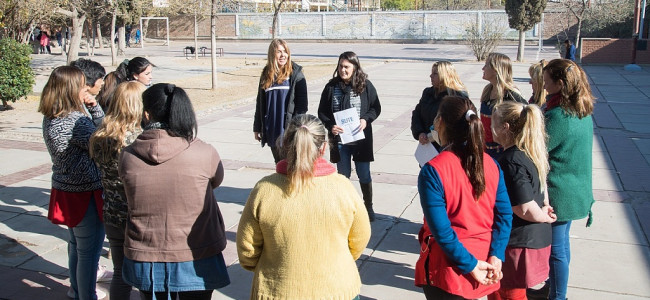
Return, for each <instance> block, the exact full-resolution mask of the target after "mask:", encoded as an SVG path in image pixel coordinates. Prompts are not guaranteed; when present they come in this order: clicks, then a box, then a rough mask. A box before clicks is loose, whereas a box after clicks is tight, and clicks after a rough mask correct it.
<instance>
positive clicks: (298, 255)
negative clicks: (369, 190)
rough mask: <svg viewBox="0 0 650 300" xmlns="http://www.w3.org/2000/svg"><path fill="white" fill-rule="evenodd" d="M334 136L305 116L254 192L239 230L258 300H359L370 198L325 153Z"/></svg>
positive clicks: (294, 124)
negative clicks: (359, 263) (358, 263)
mask: <svg viewBox="0 0 650 300" xmlns="http://www.w3.org/2000/svg"><path fill="white" fill-rule="evenodd" d="M326 134H327V131H326V129H325V127H324V126H323V124H322V123H321V121H320V120H318V118H316V117H314V116H312V115H298V116H296V117H295V118H293V120H292V121H291V122H290V124H289V126H288V128H287V129H286V131H285V134H284V136H283V143H282V149H281V151H282V152H284V157H286V159H285V160H282V161H280V162H279V163H278V164H277V166H276V173H275V174H273V175H269V176H266V177H264V178H262V180H260V181H259V182H258V183H257V184H256V185H255V188H253V191H251V194H250V196H249V197H248V201H247V202H246V206H245V207H244V211H243V212H242V216H241V220H240V221H239V229H238V230H237V253H238V255H239V261H240V264H241V266H242V267H243V268H244V269H247V270H249V271H253V272H255V276H254V277H253V284H252V287H251V297H250V298H251V299H341V300H350V299H356V298H357V297H358V295H359V293H360V290H361V278H360V277H359V272H358V270H357V266H356V264H355V260H356V259H358V258H359V256H361V252H362V251H363V249H364V248H365V247H366V245H367V244H368V240H369V239H370V222H369V220H368V214H367V213H365V212H366V210H365V207H364V205H363V201H362V200H361V198H360V197H359V195H358V193H357V191H356V190H355V189H354V187H353V186H352V184H351V183H350V181H349V180H348V179H347V178H345V177H344V176H343V175H340V174H338V173H337V172H336V167H335V166H334V165H332V164H330V163H329V162H327V160H325V159H324V158H323V157H322V156H323V154H324V153H325V149H327V141H326V140H325V138H326Z"/></svg>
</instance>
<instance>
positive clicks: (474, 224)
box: [415, 96, 512, 299]
mask: <svg viewBox="0 0 650 300" xmlns="http://www.w3.org/2000/svg"><path fill="white" fill-rule="evenodd" d="M434 123H435V125H434V127H435V130H436V131H437V132H438V134H439V136H440V142H441V144H442V146H443V149H444V150H443V151H442V152H440V154H438V155H437V156H436V157H434V158H433V159H431V160H430V161H429V162H428V163H427V164H425V165H424V166H422V169H421V170H420V175H419V176H418V192H419V193H420V204H421V205H422V211H423V212H424V219H425V221H424V224H423V225H422V229H420V233H419V234H418V241H419V242H420V257H419V259H418V261H417V263H416V265H415V285H416V286H419V287H422V289H423V290H424V295H425V296H426V298H427V299H477V298H481V297H483V296H485V295H488V294H490V293H492V292H494V291H496V290H498V289H499V284H498V282H499V280H500V279H501V278H502V276H503V274H502V272H501V266H502V263H503V261H504V260H505V249H506V246H507V244H508V239H509V237H510V228H511V223H512V208H511V206H510V200H509V198H508V192H507V191H506V186H505V182H504V178H503V173H502V172H501V169H500V168H499V165H498V164H497V163H496V161H495V160H494V159H492V158H491V157H490V156H489V155H488V154H487V153H485V152H484V151H483V149H484V147H485V144H484V142H483V139H484V133H483V125H482V123H481V120H480V119H479V117H478V115H477V114H476V108H475V107H474V104H472V101H470V100H469V99H467V98H464V97H458V96H447V97H445V98H444V99H443V100H442V103H441V104H440V109H439V110H438V115H437V117H436V119H435V121H434Z"/></svg>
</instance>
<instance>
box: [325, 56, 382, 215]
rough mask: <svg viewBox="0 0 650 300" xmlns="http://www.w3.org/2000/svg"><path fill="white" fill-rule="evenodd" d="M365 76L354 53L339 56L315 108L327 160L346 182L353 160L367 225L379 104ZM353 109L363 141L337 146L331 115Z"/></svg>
mask: <svg viewBox="0 0 650 300" xmlns="http://www.w3.org/2000/svg"><path fill="white" fill-rule="evenodd" d="M367 78H368V75H367V74H366V73H365V72H363V69H361V63H359V58H358V57H357V55H356V54H355V53H354V52H351V51H348V52H343V53H342V54H341V55H340V56H339V62H338V65H337V68H336V70H335V71H334V75H333V78H332V79H331V80H330V82H329V83H327V85H326V86H325V89H323V93H322V94H321V97H320V104H319V105H318V118H320V119H321V121H323V124H324V125H325V127H326V128H327V130H328V131H329V134H330V140H331V141H332V142H331V145H332V146H331V147H330V160H331V161H332V162H333V163H337V164H336V167H337V169H338V172H339V174H342V175H344V176H346V177H348V178H350V173H351V172H352V165H351V161H352V160H354V165H355V169H356V172H357V176H358V177H359V184H360V185H361V192H362V193H363V202H364V204H365V206H366V210H367V211H368V216H369V218H370V221H373V220H374V219H375V213H374V211H373V209H372V178H371V177H370V162H371V161H374V160H375V158H374V156H373V152H374V151H373V147H372V122H373V121H374V120H375V119H377V117H378V116H379V114H380V113H381V104H380V103H379V97H377V90H375V87H374V86H373V85H372V83H371V82H370V80H368V79H367ZM352 107H354V108H356V111H357V113H358V115H359V119H360V123H361V130H363V134H364V135H365V138H364V139H362V140H357V141H354V142H351V143H347V144H343V143H341V141H340V139H339V138H338V135H339V134H340V133H343V128H342V127H340V126H338V125H336V121H335V119H334V113H335V112H338V111H342V110H345V109H349V108H352Z"/></svg>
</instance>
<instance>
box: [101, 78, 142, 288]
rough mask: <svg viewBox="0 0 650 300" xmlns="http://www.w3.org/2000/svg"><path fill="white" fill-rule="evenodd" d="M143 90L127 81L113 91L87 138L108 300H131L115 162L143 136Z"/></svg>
mask: <svg viewBox="0 0 650 300" xmlns="http://www.w3.org/2000/svg"><path fill="white" fill-rule="evenodd" d="M144 90H145V87H144V86H143V85H142V84H140V83H137V82H127V83H124V84H122V85H120V86H119V87H118V88H117V91H115V99H114V101H112V105H111V107H110V110H109V111H108V112H107V114H106V117H105V118H104V121H103V122H102V125H101V126H100V127H99V129H97V131H95V133H94V134H93V136H92V137H91V138H90V148H89V150H90V156H91V157H92V159H93V160H94V161H95V163H96V164H97V167H98V168H99V170H100V171H101V173H102V186H103V187H104V207H103V216H104V229H105V231H106V237H107V238H108V242H109V245H110V250H111V260H112V261H113V276H112V280H111V287H110V293H109V294H110V297H111V300H120V299H130V298H131V296H130V295H131V286H130V285H129V284H127V283H125V282H124V280H122V263H123V262H124V238H125V237H124V232H125V230H126V219H127V213H128V209H127V201H126V193H125V192H124V184H123V183H122V180H121V179H120V177H119V175H118V168H117V166H118V161H119V156H120V152H122V149H123V148H124V147H126V146H128V145H130V144H131V143H133V141H135V139H136V138H137V137H138V135H140V133H142V128H140V121H142V92H144Z"/></svg>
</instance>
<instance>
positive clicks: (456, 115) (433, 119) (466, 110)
mask: <svg viewBox="0 0 650 300" xmlns="http://www.w3.org/2000/svg"><path fill="white" fill-rule="evenodd" d="M529 74H530V77H531V79H530V84H531V85H532V89H533V94H532V95H531V96H530V98H529V99H528V100H526V99H525V97H524V96H523V95H522V94H521V92H520V91H519V90H518V89H517V87H516V86H515V84H514V82H513V74H512V64H511V61H510V58H509V57H508V56H506V55H504V54H501V53H491V54H490V55H489V56H488V58H487V59H486V62H485V65H484V67H483V79H484V80H486V81H487V82H488V84H487V85H486V86H485V88H484V89H483V92H482V94H481V95H480V109H477V108H476V107H475V106H474V105H473V104H472V102H471V100H470V99H469V95H468V92H467V89H466V88H465V86H464V84H463V83H462V81H461V80H460V77H459V75H458V74H457V72H456V70H455V67H454V66H453V64H452V63H450V62H448V61H438V62H435V63H434V64H433V66H432V70H431V75H430V78H431V87H428V88H426V89H424V91H423V92H422V97H421V99H420V101H419V103H418V104H417V105H416V107H415V109H414V110H413V113H412V120H411V121H412V122H411V132H412V134H413V138H414V139H416V140H417V141H418V142H419V143H421V144H423V145H426V144H428V143H431V144H432V145H433V147H435V148H436V149H437V150H438V151H439V152H440V154H438V155H437V156H435V157H434V158H433V159H431V160H430V161H429V162H428V163H427V164H425V165H424V166H422V169H421V171H420V175H419V179H418V191H419V193H420V200H421V205H422V209H423V212H424V225H423V227H422V229H421V230H420V233H419V242H420V245H421V252H420V258H419V260H418V261H417V263H416V274H415V284H416V285H417V286H420V287H422V288H423V290H424V293H425V295H426V297H427V299H475V298H480V297H483V296H486V295H488V298H489V299H526V294H527V289H529V288H532V287H535V286H539V285H541V284H542V283H544V287H543V288H542V289H540V290H537V293H541V294H543V297H544V298H547V297H548V298H549V299H564V298H565V297H566V292H567V284H568V274H569V261H570V247H569V230H570V227H571V223H572V221H573V220H577V219H582V218H585V217H589V219H588V221H587V225H590V224H591V206H592V204H593V202H594V200H593V195H592V192H591V171H590V170H591V147H592V135H593V128H592V121H591V113H592V111H593V100H594V97H593V96H592V94H591V90H590V87H589V84H588V81H587V78H586V74H585V73H584V71H583V70H582V68H580V66H578V65H577V64H575V63H574V62H573V61H572V60H569V59H555V60H552V61H550V62H546V61H544V60H542V61H540V62H538V63H534V64H532V65H531V66H530V68H529ZM348 108H355V109H356V112H357V116H358V117H359V119H360V129H361V130H363V132H364V134H365V139H362V140H359V141H356V142H353V143H342V141H341V140H340V139H337V136H338V135H340V134H341V133H343V130H344V129H343V127H341V126H340V124H337V123H336V121H335V118H334V113H335V112H339V111H342V110H345V109H348ZM306 110H307V93H306V84H305V79H304V75H303V74H302V68H301V67H300V66H299V65H297V64H296V63H294V62H292V61H291V54H290V51H289V48H288V46H287V44H286V43H285V42H284V41H282V40H274V41H273V42H272V43H271V45H270V47H269V52H268V62H267V65H266V67H265V68H264V71H263V73H262V78H261V80H260V89H259V92H258V96H257V105H256V110H255V121H254V125H253V131H254V136H255V138H256V139H257V140H258V141H261V143H262V145H268V146H270V148H271V152H272V153H273V157H274V159H275V161H276V163H277V171H278V173H279V174H285V173H286V172H287V171H285V169H284V168H286V164H285V163H286V161H293V160H295V159H296V157H295V156H294V155H296V152H298V153H300V152H299V151H300V149H305V148H302V147H306V146H302V147H297V148H296V149H291V147H293V144H290V145H286V143H287V136H291V137H295V136H298V134H297V133H296V132H294V130H295V131H297V132H298V133H310V134H311V135H310V139H309V141H310V142H315V143H314V145H310V149H312V150H313V151H314V156H313V157H318V155H317V154H315V153H316V152H317V149H318V154H320V155H321V156H322V155H324V153H325V148H324V144H326V143H327V142H323V141H321V139H316V138H315V137H313V135H314V134H315V133H314V132H313V131H314V130H313V127H312V126H306V125H305V124H303V122H305V119H304V118H305V117H304V116H303V115H302V114H304V113H305V112H306ZM380 112H381V105H380V103H379V98H378V97H377V91H376V90H375V88H374V86H373V85H372V83H371V82H370V81H369V80H368V79H367V75H366V74H365V73H364V72H363V70H362V69H361V65H360V63H359V60H358V57H357V56H356V54H354V53H353V52H344V53H343V54H341V55H340V56H339V60H338V65H337V68H336V70H335V71H334V74H333V78H332V79H331V80H330V81H329V83H327V85H326V86H325V88H324V89H323V92H322V94H321V99H320V102H319V106H318V119H319V120H320V122H318V121H316V120H314V122H317V123H322V124H323V125H324V127H325V129H326V130H327V134H328V139H327V141H328V142H329V150H330V161H331V162H332V163H336V169H337V171H338V173H339V174H341V175H344V176H345V177H348V178H349V177H350V173H351V161H352V160H353V161H354V163H355V169H356V172H357V175H358V178H359V183H360V185H361V191H362V196H363V200H364V204H365V208H366V211H367V213H368V218H369V220H370V221H372V220H374V211H373V209H372V184H371V183H372V180H371V176H370V168H369V163H370V162H371V161H373V152H374V151H373V145H372V127H371V123H372V122H373V121H374V120H375V119H376V118H377V117H378V116H379V114H380ZM296 115H298V116H300V117H298V118H294V116H296ZM311 119H314V117H311ZM296 126H300V128H296ZM319 127H320V126H319ZM302 128H304V129H305V131H304V132H303V130H302ZM317 132H322V129H319V130H318V131H317ZM287 147H289V149H288V148H287ZM287 150H288V151H287ZM298 157H300V155H298ZM318 159H319V160H317V162H318V164H316V165H314V166H313V167H312V170H313V171H312V172H314V173H316V172H318V170H320V168H321V167H322V165H320V163H322V161H321V160H320V157H319V158H318ZM289 165H290V164H289ZM289 170H291V168H290V169H289ZM294 170H296V172H299V169H295V168H294ZM283 172H285V173H283ZM332 172H333V170H332ZM281 178H282V179H283V177H282V176H281V175H278V174H275V175H272V176H270V177H268V178H265V179H263V180H262V181H261V182H260V183H258V185H257V186H256V187H255V188H254V189H253V192H252V193H251V196H250V198H249V200H248V202H247V204H246V208H245V210H244V213H243V215H242V220H241V221H240V227H239V232H238V236H237V240H238V250H239V257H240V261H241V263H242V266H243V267H244V268H246V269H249V270H255V272H256V275H255V276H256V277H255V279H254V281H255V282H254V287H253V294H254V295H257V296H255V297H254V298H257V297H258V296H260V297H268V296H270V294H269V293H270V291H274V292H275V293H277V294H275V293H274V294H273V295H285V294H282V293H280V292H278V290H277V289H276V290H274V289H273V288H274V287H277V285H280V284H279V283H278V281H277V280H278V276H280V275H278V274H275V273H270V272H271V271H270V270H266V268H267V267H268V266H269V265H273V266H274V267H275V268H289V269H290V270H292V271H296V269H294V265H293V264H292V263H291V262H288V261H286V260H284V259H283V260H281V262H282V265H279V263H280V262H279V261H273V262H270V261H268V260H269V259H270V257H265V253H264V251H262V249H266V248H264V247H266V246H267V244H266V243H265V242H270V243H271V245H272V249H273V250H266V251H269V252H270V253H274V254H279V253H278V251H277V250H278V249H282V250H285V251H287V249H291V247H294V245H293V243H297V244H298V245H300V246H301V247H304V245H302V244H304V243H306V242H307V241H305V239H304V238H302V239H301V238H300V237H298V236H293V235H290V236H287V234H286V233H285V231H286V230H287V229H288V228H294V227H296V226H297V224H301V225H303V224H304V222H305V219H304V217H302V216H300V217H297V218H296V219H295V220H286V219H281V218H280V216H279V215H284V211H287V213H286V214H287V215H299V213H297V212H295V211H294V210H293V209H295V207H294V206H295V205H298V204H295V203H294V202H295V201H298V199H303V197H304V195H312V194H311V190H312V189H319V188H321V186H320V185H321V184H320V181H316V180H313V181H312V183H316V182H319V184H314V185H312V186H310V188H309V190H310V192H305V194H300V193H299V194H295V193H296V192H295V190H292V188H291V187H290V186H291V183H290V182H294V180H295V179H292V177H291V176H290V175H289V181H287V182H286V184H288V185H289V186H288V187H285V186H284V185H282V184H280V182H281V181H280V180H281ZM304 182H305V181H302V180H299V181H295V183H294V184H298V183H300V184H304ZM278 186H280V187H283V188H281V189H278V188H277V187H278ZM322 188H323V189H324V188H326V185H325V183H322ZM287 191H289V192H287ZM291 191H293V192H291ZM298 191H300V189H298ZM327 191H328V192H327V193H324V195H325V194H326V195H327V198H328V199H332V198H337V197H339V195H338V193H339V192H341V191H345V193H350V195H348V197H351V196H354V195H353V194H355V193H354V192H353V191H347V188H346V189H341V188H339V189H328V190H327ZM333 191H335V192H333ZM333 193H335V194H333ZM277 197H282V201H279V202H278V200H277V199H274V200H267V199H270V198H277ZM309 199H310V203H309V204H302V203H300V205H313V203H311V200H312V199H314V200H313V201H315V202H318V201H321V200H320V197H319V196H316V195H312V196H311V197H309ZM287 202H288V203H287ZM335 203H338V202H335ZM337 205H338V204H337ZM286 206H290V207H291V209H289V208H287V207H286ZM328 206H329V205H324V206H322V207H320V209H324V208H323V207H328ZM339 206H340V205H339ZM344 207H347V206H340V208H339V210H343V208H344ZM269 211H271V213H269ZM280 211H282V213H280ZM308 212H313V211H312V210H308ZM319 212H320V211H319ZM302 213H305V212H302ZM337 213H342V212H341V211H338V212H337ZM308 216H310V218H314V216H315V215H314V214H312V215H308ZM319 216H320V215H319ZM280 220H281V223H278V222H280ZM316 221H317V222H319V221H320V220H316ZM285 222H288V223H285ZM285 224H286V225H285ZM289 224H291V225H289ZM308 224H310V225H311V224H312V223H308ZM307 227H309V226H307ZM282 230H284V231H282ZM292 231H293V230H292ZM301 233H303V234H304V233H305V232H301ZM309 233H313V232H309ZM330 234H331V232H330ZM321 235H322V234H321ZM321 235H319V236H321ZM278 236H280V237H281V238H283V240H282V241H283V242H284V243H287V244H291V246H286V245H285V246H282V245H278V241H277V238H278ZM269 237H270V239H271V241H267V240H266V239H268V238H269ZM294 239H295V240H294ZM327 240H329V236H328V239H327ZM320 244H322V243H320ZM316 248H317V247H316ZM309 249H310V250H309V251H313V248H309ZM350 249H352V247H350ZM344 252H345V253H346V254H347V250H345V251H344ZM290 253H292V254H293V253H298V252H295V251H290ZM291 257H293V256H292V255H286V256H284V258H286V259H288V258H291ZM353 257H354V256H353ZM262 261H263V262H262ZM296 261H297V262H303V261H302V260H299V259H297V260H296ZM321 263H322V264H323V265H329V260H328V263H325V262H323V261H321ZM260 266H263V267H262V268H263V269H264V270H262V271H260V270H259V267H260ZM312 267H313V266H311V265H310V268H312ZM313 268H318V267H313ZM273 270H275V271H277V269H273ZM303 271H304V270H303ZM280 274H285V273H284V271H283V272H280ZM299 274H302V273H299ZM335 274H336V275H338V273H335ZM282 278H283V279H287V282H292V283H296V284H297V282H299V281H298V280H297V279H296V280H295V281H293V280H289V279H288V278H285V277H282ZM272 283H275V284H276V285H275V286H272V285H271V284H272ZM260 285H262V286H263V287H264V289H263V290H259V289H261V287H260ZM339 286H347V285H339ZM286 295H297V294H286ZM325 295H331V294H325ZM280 298H283V297H280ZM348 298H349V296H348Z"/></svg>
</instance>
